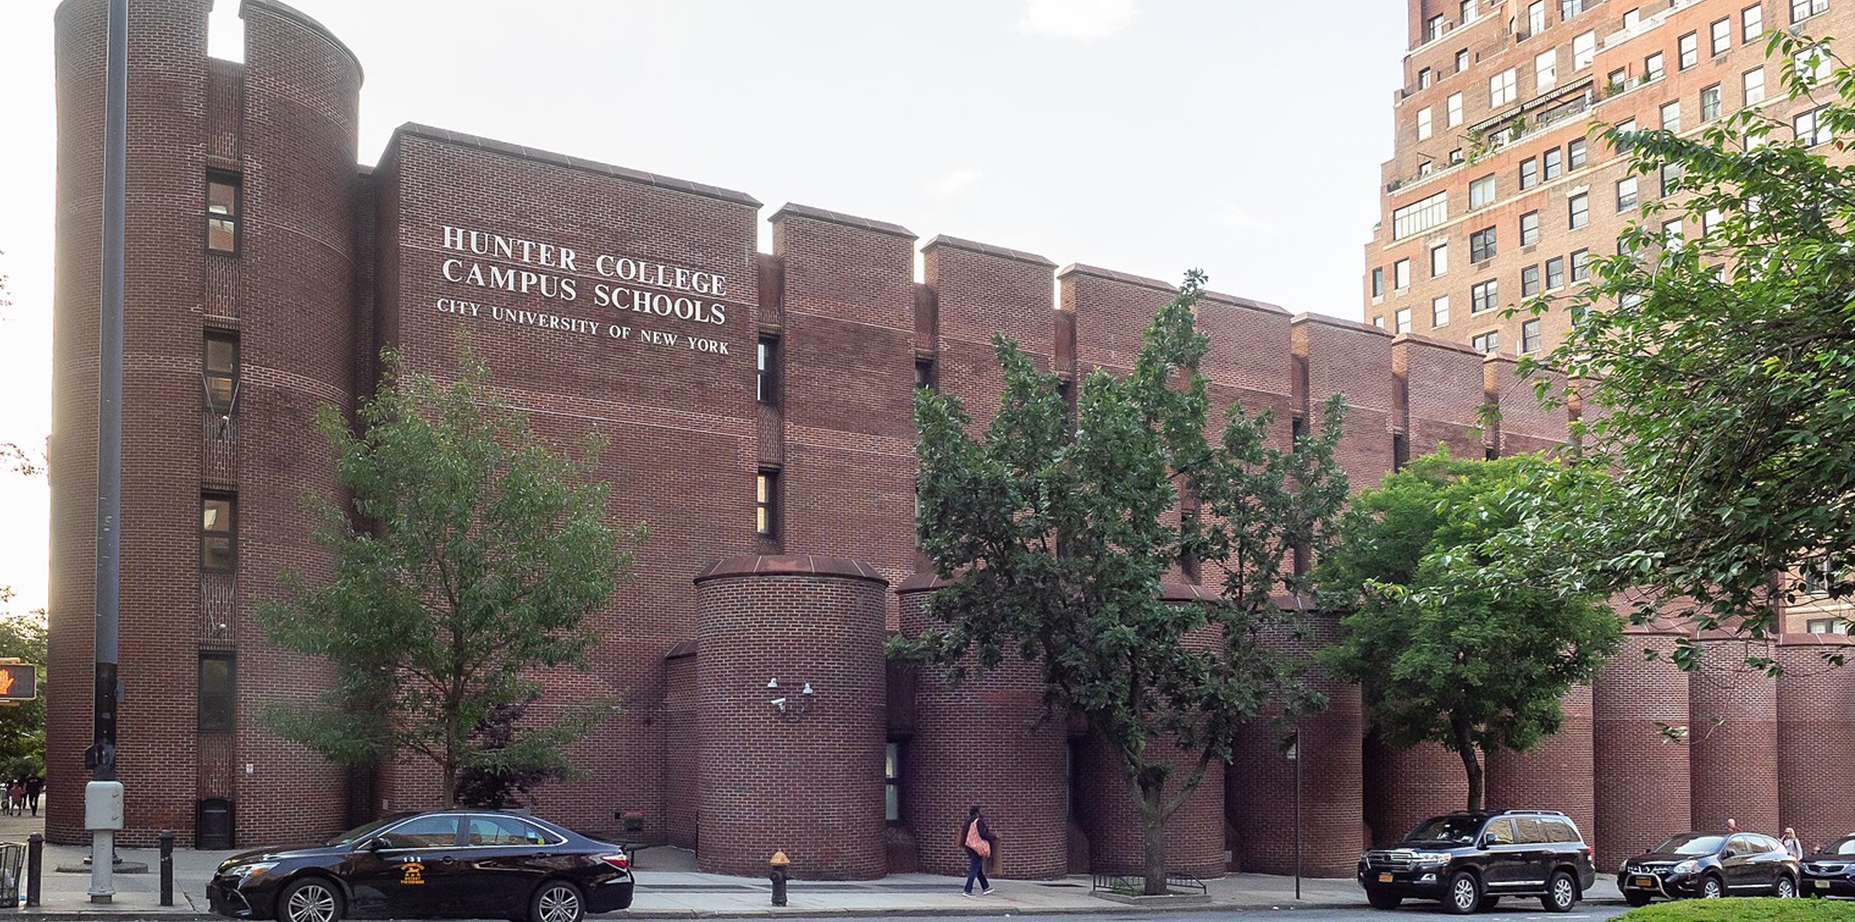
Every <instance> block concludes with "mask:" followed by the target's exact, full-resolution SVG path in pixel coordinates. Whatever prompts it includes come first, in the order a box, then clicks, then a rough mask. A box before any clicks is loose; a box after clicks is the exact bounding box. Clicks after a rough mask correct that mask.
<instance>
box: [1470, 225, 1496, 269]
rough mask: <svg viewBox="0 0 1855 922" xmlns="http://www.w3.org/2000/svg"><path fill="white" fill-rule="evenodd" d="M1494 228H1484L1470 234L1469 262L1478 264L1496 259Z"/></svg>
mask: <svg viewBox="0 0 1855 922" xmlns="http://www.w3.org/2000/svg"><path fill="white" fill-rule="evenodd" d="M1494 236H1495V235H1494V228H1492V227H1484V228H1482V229H1481V230H1478V231H1475V232H1474V233H1471V234H1469V262H1472V263H1478V262H1484V261H1486V260H1490V259H1493V258H1494Z"/></svg>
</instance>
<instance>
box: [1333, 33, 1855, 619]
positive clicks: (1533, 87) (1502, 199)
mask: <svg viewBox="0 0 1855 922" xmlns="http://www.w3.org/2000/svg"><path fill="white" fill-rule="evenodd" d="M1409 27H1410V50H1409V51H1408V52H1406V53H1405V55H1404V85H1403V86H1402V87H1400V88H1399V89H1398V91H1397V93H1396V95H1395V96H1394V98H1393V102H1392V105H1393V108H1394V111H1395V112H1396V119H1395V121H1396V124H1397V128H1396V143H1395V149H1394V153H1393V156H1392V159H1391V160H1390V161H1389V162H1387V163H1386V164H1385V165H1384V169H1383V180H1384V184H1383V186H1382V189H1383V197H1382V199H1381V204H1380V215H1379V223H1378V226H1377V227H1376V228H1375V229H1374V230H1373V234H1372V242H1371V243H1369V244H1367V246H1366V271H1365V277H1364V280H1363V281H1364V301H1365V309H1364V319H1365V320H1366V322H1368V323H1371V324H1373V325H1374V326H1377V327H1379V328H1381V329H1385V330H1388V331H1391V332H1394V333H1411V334H1416V335H1420V336H1429V337H1435V338H1439V339H1444V340H1449V341H1453V342H1457V343H1463V344H1467V345H1469V346H1471V347H1472V348H1474V349H1476V350H1478V351H1481V352H1484V353H1495V352H1499V353H1508V354H1525V353H1531V352H1538V351H1541V350H1551V349H1552V348H1553V347H1555V346H1556V345H1558V344H1559V343H1560V342H1562V341H1563V340H1564V338H1565V335H1566V333H1567V332H1568V330H1569V329H1570V326H1571V321H1572V318H1571V316H1570V315H1569V313H1568V312H1567V311H1563V310H1554V311H1551V312H1549V313H1546V314H1544V315H1540V316H1534V315H1532V314H1530V313H1521V314H1518V315H1516V316H1513V317H1504V316H1502V310H1501V308H1504V307H1507V306H1510V305H1513V304H1516V303H1519V302H1520V301H1522V300H1524V299H1527V298H1531V297H1533V296H1535V295H1538V294H1541V293H1547V292H1553V291H1557V290H1561V289H1565V288H1567V287H1570V286H1576V285H1578V284H1580V283H1581V282H1583V281H1584V280H1585V279H1586V278H1587V277H1588V276H1589V273H1590V264H1591V260H1592V259H1594V258H1597V257H1601V256H1606V255H1609V254H1612V253H1615V252H1616V251H1617V250H1616V248H1617V245H1618V242H1617V238H1618V237H1619V235H1621V234H1622V233H1623V231H1624V230H1625V228H1627V227H1628V226H1629V225H1630V224H1632V223H1635V222H1637V221H1638V220H1639V219H1640V218H1641V206H1642V205H1643V204H1644V203H1646V202H1650V201H1654V200H1656V199H1658V198H1660V197H1661V196H1662V195H1664V194H1665V191H1666V182H1667V178H1666V177H1664V176H1663V175H1660V174H1654V173H1652V174H1650V175H1647V176H1635V175H1631V174H1630V172H1629V170H1628V169H1627V168H1626V165H1625V159H1624V158H1622V157H1619V156H1616V155H1615V154H1614V153H1613V152H1612V151H1611V150H1610V149H1609V147H1608V145H1606V144H1605V142H1604V141H1603V140H1602V139H1601V138H1598V137H1594V136H1592V134H1591V127H1592V125H1593V123H1594V122H1602V123H1606V124H1613V125H1620V126H1624V127H1626V128H1627V127H1628V126H1631V125H1634V126H1635V127H1638V128H1644V129H1648V128H1666V129H1668V130H1671V131H1677V132H1681V133H1684V134H1697V133H1699V132H1701V131H1702V130H1704V129H1705V126H1706V125H1707V124H1708V123H1709V122H1712V121H1714V120H1715V119H1718V118H1720V117H1722V116H1724V115H1729V114H1731V113H1733V112H1735V111H1738V110H1739V109H1741V108H1743V107H1746V106H1761V107H1764V109H1765V110H1766V112H1767V114H1769V115H1770V116H1772V117H1773V118H1776V119H1778V120H1780V121H1781V122H1784V123H1788V124H1790V125H1791V126H1792V130H1793V131H1794V132H1795V133H1796V135H1797V136H1799V137H1806V136H1807V137H1811V138H1813V139H1826V135H1824V134H1822V133H1820V132H1819V131H1818V128H1817V124H1816V118H1815V106H1816V104H1815V103H1813V102H1811V101H1809V100H1799V101H1797V102H1792V101H1791V100H1789V99H1787V98H1786V95H1785V91H1784V84H1783V80H1782V75H1781V72H1780V70H1779V69H1780V68H1782V67H1787V66H1796V65H1794V64H1792V63H1790V62H1785V61H1779V60H1768V59H1767V58H1766V54H1765V52H1766V48H1767V44H1768V42H1769V41H1770V39H1771V34H1770V33H1771V32H1772V31H1774V30H1781V29H1782V30H1794V31H1796V32H1799V33H1802V34H1807V35H1811V36H1821V37H1825V38H1828V37H1836V38H1841V37H1845V36H1848V35H1850V34H1852V33H1855V0H1641V2H1634V0H1410V22H1409ZM1658 220H1662V221H1664V222H1665V224H1671V225H1673V226H1671V227H1669V228H1668V229H1669V230H1670V231H1677V232H1678V231H1682V230H1690V229H1686V228H1682V227H1681V226H1680V225H1681V223H1682V219H1681V217H1680V216H1679V215H1676V214H1663V215H1661V216H1660V217H1659V218H1658ZM1699 230H1700V229H1699V228H1694V229H1691V231H1692V232H1698V231H1699ZM1412 449H1413V451H1417V452H1421V451H1422V450H1423V446H1416V445H1413V446H1412ZM1801 582H1802V587H1803V590H1804V593H1803V594H1804V596H1805V597H1806V599H1807V600H1808V601H1807V602H1806V603H1805V604H1803V605H1799V606H1793V608H1792V610H1791V611H1790V612H1789V613H1787V618H1786V622H1787V624H1786V627H1787V629H1788V630H1791V631H1796V632H1806V631H1807V632H1812V633H1828V632H1835V631H1845V630H1846V627H1847V618H1846V615H1847V611H1846V607H1845V606H1844V605H1843V604H1841V603H1839V602H1837V603H1832V602H1830V601H1829V600H1828V599H1827V598H1826V597H1824V598H1817V597H1816V596H1815V595H1813V594H1812V593H1811V591H1810V588H1811V587H1812V586H1813V585H1816V584H1818V583H1820V580H1817V581H1813V580H1812V579H1810V578H1809V575H1805V576H1804V578H1803V579H1802V581H1801Z"/></svg>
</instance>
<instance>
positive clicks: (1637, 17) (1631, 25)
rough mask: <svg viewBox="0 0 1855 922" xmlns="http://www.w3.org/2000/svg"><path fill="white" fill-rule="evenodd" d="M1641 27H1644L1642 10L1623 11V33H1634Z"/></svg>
mask: <svg viewBox="0 0 1855 922" xmlns="http://www.w3.org/2000/svg"><path fill="white" fill-rule="evenodd" d="M1640 25H1642V10H1641V8H1637V9H1633V10H1624V11H1623V31H1625V32H1634V31H1636V28H1637V27H1638V26H1640Z"/></svg>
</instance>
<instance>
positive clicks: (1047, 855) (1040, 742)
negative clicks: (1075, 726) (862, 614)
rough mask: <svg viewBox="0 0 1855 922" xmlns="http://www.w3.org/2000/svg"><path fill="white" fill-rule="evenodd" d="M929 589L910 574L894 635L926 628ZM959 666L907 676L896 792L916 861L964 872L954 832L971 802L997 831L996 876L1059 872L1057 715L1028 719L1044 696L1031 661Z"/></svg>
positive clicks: (1063, 742) (1064, 824) (1061, 744)
mask: <svg viewBox="0 0 1855 922" xmlns="http://www.w3.org/2000/svg"><path fill="white" fill-rule="evenodd" d="M934 587H935V584H934V582H933V580H932V578H931V577H914V578H910V579H909V580H908V581H906V582H904V583H903V584H902V585H901V587H900V588H899V589H898V590H897V593H898V595H899V596H900V599H901V617H902V631H903V633H905V634H909V635H914V634H918V633H919V632H920V631H921V630H922V628H924V627H926V626H927V624H928V617H927V611H926V607H927V603H928V600H929V599H930V598H931V597H932V596H933V591H932V590H933V589H934ZM969 659H970V658H969ZM965 665H966V666H967V668H968V670H969V671H968V672H967V674H966V676H965V678H964V679H963V680H962V681H960V682H958V683H957V684H956V683H954V682H951V681H949V680H948V674H947V670H946V668H945V667H941V666H924V667H922V668H921V669H920V670H919V671H918V673H917V674H916V678H915V711H914V715H915V719H914V735H913V736H911V737H910V738H909V739H908V740H907V741H906V742H905V743H903V744H902V747H901V775H902V778H901V780H902V784H901V791H900V797H901V806H902V811H901V812H902V818H903V820H904V821H905V822H906V823H907V824H908V827H909V829H910V830H911V831H912V832H913V833H914V840H915V843H916V846H917V848H918V850H919V855H920V869H921V870H922V871H923V872H926V873H930V874H965V873H966V852H965V851H964V850H963V849H962V848H961V847H960V843H959V842H958V841H957V839H958V837H959V831H960V829H961V828H963V826H964V824H965V821H966V816H967V810H968V808H970V807H971V806H973V805H974V804H978V805H980V806H981V807H983V808H984V809H985V815H986V823H987V825H988V826H989V827H990V828H991V829H992V831H993V832H994V833H996V834H997V836H998V838H999V849H998V853H999V876H1001V877H1016V878H1039V879H1041V878H1054V877H1061V876H1063V875H1064V874H1065V873H1066V872H1067V870H1068V862H1069V845H1068V825H1069V778H1068V775H1067V774H1066V771H1067V767H1068V766H1067V761H1068V744H1069V741H1068V730H1067V725H1066V723H1065V722H1064V721H1063V720H1062V719H1061V718H1060V717H1056V718H1052V719H1049V720H1045V721H1043V722H1042V723H1037V722H1036V721H1037V718H1038V715H1039V713H1041V711H1042V709H1043V694H1044V685H1043V675H1042V673H1041V671H1040V670H1039V669H1038V667H1037V664H1035V663H1030V662H1025V661H1023V660H1020V659H1017V658H1016V657H1015V656H1008V657H1007V658H1006V660H1005V662H1002V663H1000V664H999V665H998V666H997V667H994V668H992V669H987V670H983V671H974V669H973V663H972V662H970V661H969V662H967V663H966V664H965Z"/></svg>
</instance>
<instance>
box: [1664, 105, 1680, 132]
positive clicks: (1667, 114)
mask: <svg viewBox="0 0 1855 922" xmlns="http://www.w3.org/2000/svg"><path fill="white" fill-rule="evenodd" d="M1661 115H1662V130H1663V131H1673V132H1677V133H1679V132H1680V131H1681V101H1680V100H1678V99H1677V100H1672V101H1669V102H1665V103H1662V108H1661Z"/></svg>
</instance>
